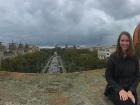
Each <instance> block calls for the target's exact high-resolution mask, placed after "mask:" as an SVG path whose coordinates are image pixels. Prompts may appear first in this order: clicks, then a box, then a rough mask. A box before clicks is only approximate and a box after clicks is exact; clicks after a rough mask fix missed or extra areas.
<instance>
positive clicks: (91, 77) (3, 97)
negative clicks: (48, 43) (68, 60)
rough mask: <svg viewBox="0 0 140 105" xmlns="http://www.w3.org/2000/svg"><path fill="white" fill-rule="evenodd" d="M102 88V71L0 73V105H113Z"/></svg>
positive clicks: (104, 83) (103, 81) (103, 86)
mask: <svg viewBox="0 0 140 105" xmlns="http://www.w3.org/2000/svg"><path fill="white" fill-rule="evenodd" d="M105 85H106V81H105V78H104V69H100V70H90V71H83V72H75V73H56V74H27V73H9V72H0V105H113V104H112V103H111V102H110V101H109V100H108V99H107V97H105V96H104V95H103V92H104V88H105ZM139 89H140V87H138V90H139ZM138 94H139V95H140V92H139V93H138ZM139 99H140V98H139Z"/></svg>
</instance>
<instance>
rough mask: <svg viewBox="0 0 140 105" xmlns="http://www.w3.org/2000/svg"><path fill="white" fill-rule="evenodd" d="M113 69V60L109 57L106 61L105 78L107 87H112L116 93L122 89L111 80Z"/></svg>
mask: <svg viewBox="0 0 140 105" xmlns="http://www.w3.org/2000/svg"><path fill="white" fill-rule="evenodd" d="M114 68H115V64H114V63H113V60H112V58H111V57H110V58H109V59H108V61H107V67H106V71H105V77H106V81H107V83H108V84H109V86H110V87H112V88H113V89H114V90H115V92H117V93H118V92H119V91H120V90H121V89H122V87H121V86H120V85H119V84H118V83H117V82H116V81H114V79H113V73H114V72H113V71H114Z"/></svg>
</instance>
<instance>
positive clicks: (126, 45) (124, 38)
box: [120, 34, 130, 52]
mask: <svg viewBox="0 0 140 105" xmlns="http://www.w3.org/2000/svg"><path fill="white" fill-rule="evenodd" d="M129 44H130V41H129V38H128V36H126V35H125V34H124V35H122V36H121V38H120V47H121V48H122V50H123V51H124V52H125V51H126V50H127V49H128V48H129Z"/></svg>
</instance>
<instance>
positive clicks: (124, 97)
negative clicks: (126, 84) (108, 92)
mask: <svg viewBox="0 0 140 105" xmlns="http://www.w3.org/2000/svg"><path fill="white" fill-rule="evenodd" d="M119 96H120V100H122V101H126V100H128V93H127V92H126V91H125V90H124V89H122V90H120V91H119Z"/></svg>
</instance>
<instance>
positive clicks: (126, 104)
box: [108, 93, 138, 105]
mask: <svg viewBox="0 0 140 105" xmlns="http://www.w3.org/2000/svg"><path fill="white" fill-rule="evenodd" d="M108 97H109V98H110V100H111V101H112V102H113V103H114V105H137V101H138V100H137V94H136V93H135V94H134V97H135V101H136V103H135V104H134V103H133V102H132V101H131V100H130V99H128V100H126V101H122V100H120V96H119V94H116V93H112V94H110V95H108Z"/></svg>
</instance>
